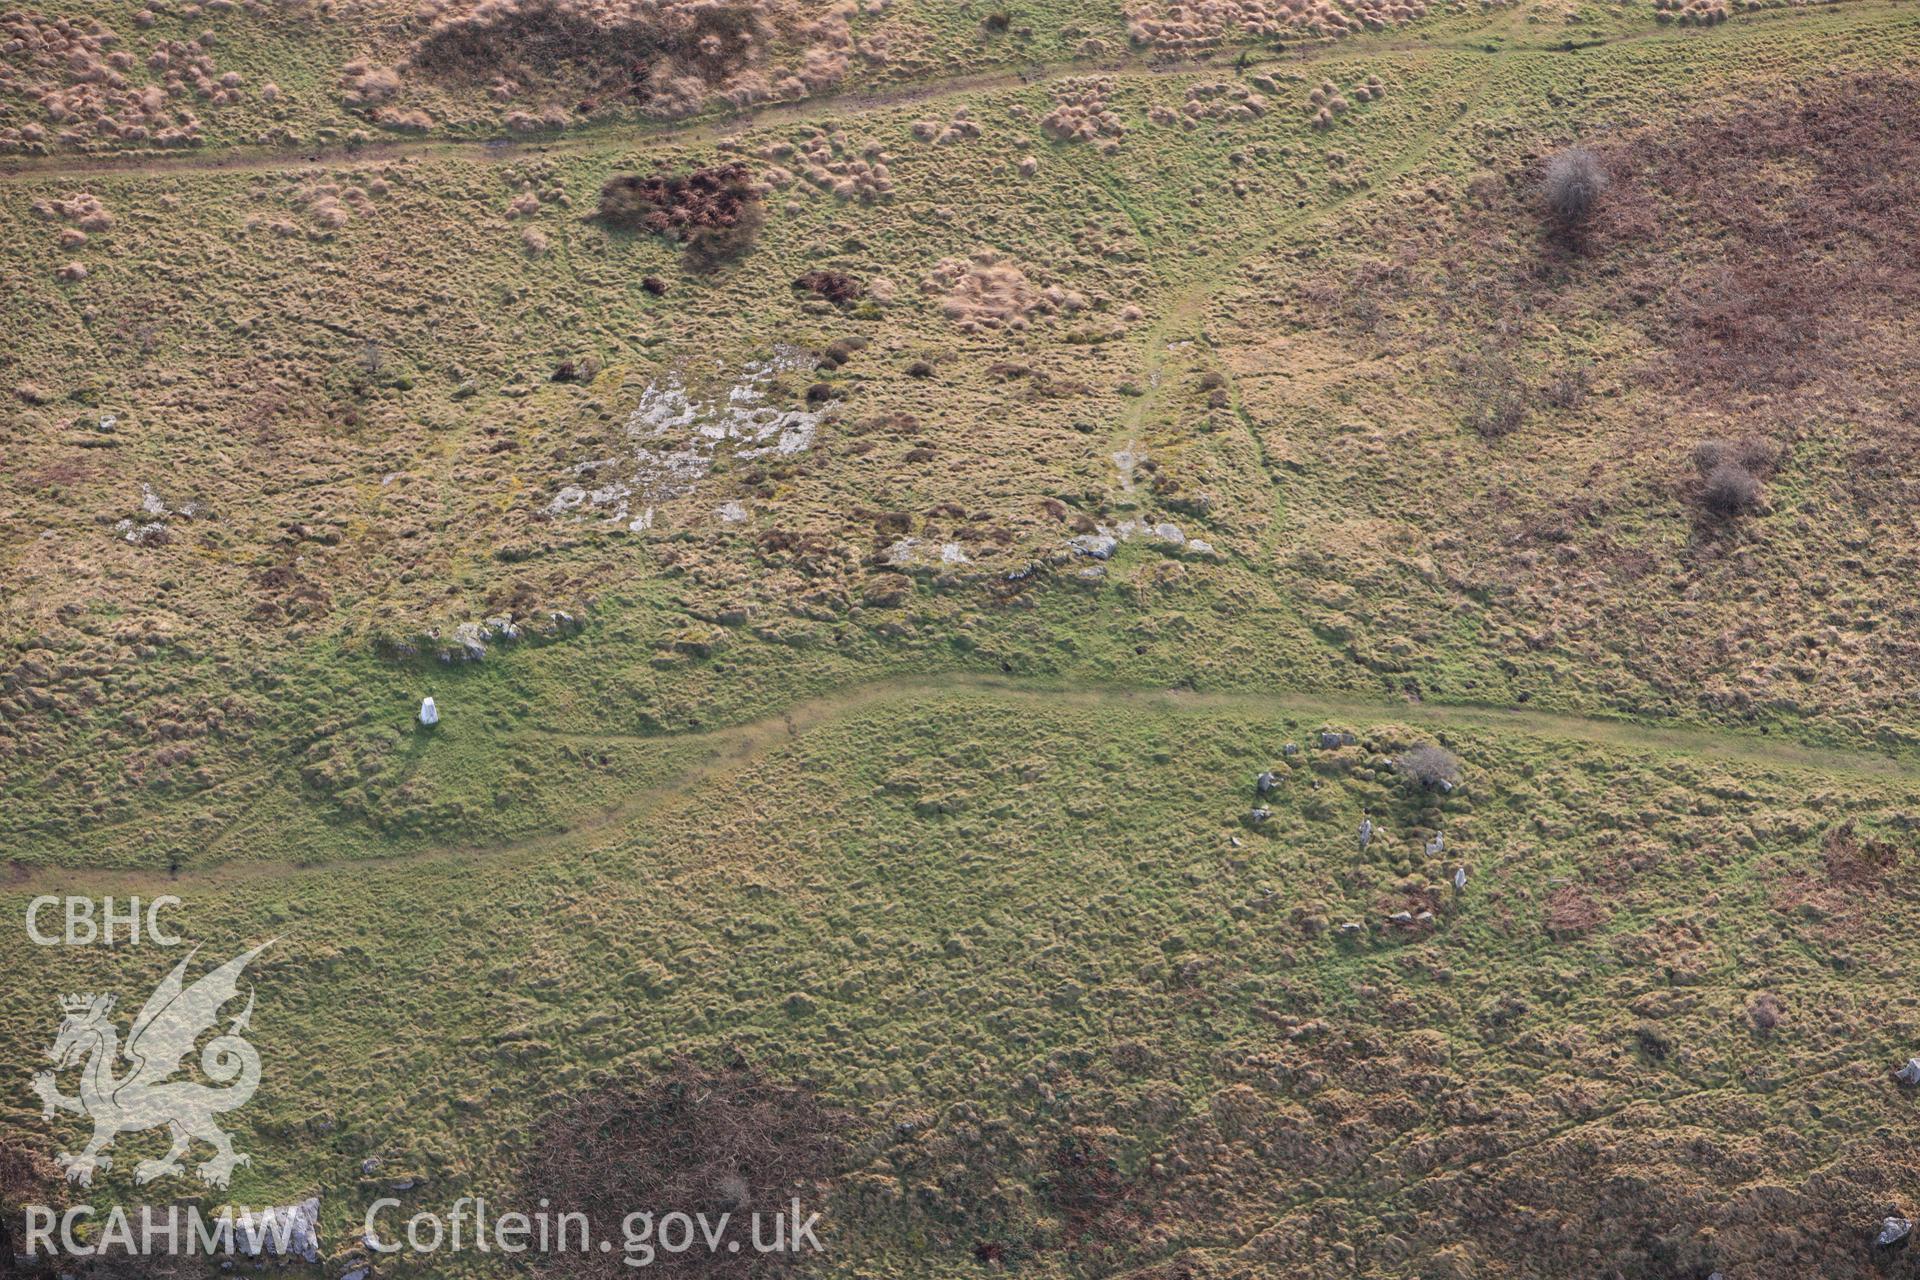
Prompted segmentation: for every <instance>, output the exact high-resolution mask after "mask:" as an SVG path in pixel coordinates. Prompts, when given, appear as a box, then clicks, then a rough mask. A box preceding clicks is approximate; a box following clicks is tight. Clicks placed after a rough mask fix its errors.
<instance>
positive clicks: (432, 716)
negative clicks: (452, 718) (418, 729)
mask: <svg viewBox="0 0 1920 1280" xmlns="http://www.w3.org/2000/svg"><path fill="white" fill-rule="evenodd" d="M420 723H421V724H439V723H440V708H438V707H436V706H434V705H433V699H432V698H422V699H420Z"/></svg>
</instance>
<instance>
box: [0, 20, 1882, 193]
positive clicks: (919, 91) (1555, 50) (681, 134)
mask: <svg viewBox="0 0 1920 1280" xmlns="http://www.w3.org/2000/svg"><path fill="white" fill-rule="evenodd" d="M1842 2H1843V0H1831V4H1830V5H1828V6H1827V7H1824V8H1821V9H1815V10H1807V9H1795V8H1788V9H1762V10H1757V11H1755V12H1753V13H1749V14H1743V15H1741V17H1740V18H1739V19H1738V20H1737V22H1738V24H1739V25H1749V24H1752V23H1754V22H1761V21H1778V20H1782V19H1787V18H1795V19H1800V20H1807V19H1810V18H1812V17H1814V16H1816V15H1818V16H1825V15H1826V14H1827V13H1828V12H1829V10H1830V9H1831V8H1833V7H1836V6H1838V5H1839V4H1840V3H1842ZM1844 3H1845V4H1846V7H1847V9H1848V11H1849V14H1850V15H1852V14H1857V13H1858V12H1860V11H1861V10H1866V11H1868V12H1871V13H1873V14H1875V15H1877V16H1878V15H1884V16H1888V17H1891V16H1895V15H1897V14H1901V10H1902V8H1903V5H1902V3H1901V0H1844ZM1901 16H1904V15H1901ZM1507 17H1508V15H1507V14H1495V15H1494V18H1495V21H1493V22H1489V23H1487V24H1485V25H1484V26H1481V27H1475V28H1469V29H1467V30H1466V31H1465V32H1463V33H1461V34H1459V35H1457V36H1452V37H1449V38H1446V39H1437V38H1435V37H1433V36H1430V35H1422V36H1406V35H1394V36H1391V37H1387V36H1380V37H1378V38H1368V37H1355V36H1349V37H1346V38H1344V39H1340V40H1333V41H1327V42H1324V43H1320V44H1314V45H1309V46H1306V47H1303V48H1299V49H1295V50H1293V51H1291V52H1279V53H1275V52H1272V51H1270V50H1265V49H1262V48H1261V47H1260V46H1256V45H1235V46H1224V47H1222V48H1220V49H1218V50H1214V51H1212V52H1211V53H1210V54H1209V55H1208V56H1205V57H1198V58H1179V57H1170V56H1168V55H1167V54H1165V53H1164V52H1163V51H1156V50H1153V49H1129V50H1128V51H1127V52H1126V53H1125V54H1123V55H1121V56H1119V57H1111V56H1110V57H1103V58H1070V59H1066V60H1063V61H1058V62H1041V63H1034V64H1031V65H1029V66H1025V67H1022V68H1020V69H1018V70H1014V71H983V72H967V73H964V74H960V75H955V76H949V77H941V78H937V79H933V80H923V81H920V82H918V83H910V84H905V85H894V86H889V87H886V88H878V89H852V90H847V91H844V92H838V93H824V94H815V95H813V96H810V97H807V98H802V99H800V100H798V101H795V102H782V103H776V104H773V105H770V106H767V107H762V108H757V109H748V110H744V111H736V112H729V113H727V114H725V115H720V116H712V115H709V116H700V117H695V118H693V119H691V120H680V121H674V122H671V123H663V124H658V125H647V124H641V125H635V124H633V123H632V122H630V121H619V122H611V123H608V124H604V125H585V126H581V127H577V128H570V129H568V130H566V131H565V132H564V133H559V134H555V135H553V136H552V137H551V138H549V139H546V140H541V139H538V138H537V137H536V138H532V139H530V138H529V137H528V136H527V135H524V134H502V135H494V136H486V137H471V138H448V137H440V138H427V139H419V140H414V141H399V140H396V141H391V142H372V143H367V144H364V145H361V146H358V147H350V146H331V147H311V146H300V147H244V146H236V147H225V148H203V149H200V150H197V151H191V152H185V153H180V152H169V153H160V154H152V153H148V154H133V155H127V154H109V155H102V156H97V157H87V158H78V157H70V156H59V157H47V158H44V159H35V158H26V159H13V160H9V161H7V162H6V163H5V164H3V165H0V182H15V181H18V182H38V181H44V180H48V179H78V178H85V177H89V176H93V175H96V174H103V173H135V174H147V173H193V172H214V171H222V170H232V171H241V172H244V171H248V170H256V169H283V168H285V169H292V168H299V167H302V166H305V165H309V164H311V165H320V166H331V165H339V164H343V163H353V164H362V163H365V164H372V163H378V162H382V161H390V160H397V159H401V158H405V157H423V158H424V157H438V156H447V155H459V154H468V153H470V154H477V155H480V156H482V157H485V158H487V159H491V160H496V161H507V160H514V159H519V158H522V157H524V156H526V155H527V154H529V153H534V154H543V155H544V154H552V153H555V152H560V153H567V152H577V151H591V150H595V149H598V148H600V147H604V146H608V145H638V144H643V143H652V142H659V143H686V142H695V141H700V140H703V139H710V138H723V137H728V136H731V135H733V134H735V133H739V132H742V131H744V130H747V129H752V128H761V127H765V126H769V125H775V124H779V123H781V122H783V121H796V120H798V121H805V120H811V119H816V118H824V117H826V116H829V115H847V116H857V115H860V114H862V113H864V112H867V111H874V110H884V109H889V108H894V107H900V106H905V105H908V104H911V103H917V102H932V101H937V100H939V99H943V98H948V97H955V96H960V95H965V94H971V93H981V92H990V91H993V90H997V89H1008V88H1015V87H1019V86H1023V85H1034V84H1044V83H1046V82H1048V81H1050V80H1055V79H1059V78H1061V77H1063V76H1074V75H1105V76H1115V75H1118V76H1135V77H1144V76H1160V75H1179V74H1183V73H1193V72H1200V71H1206V70H1212V69H1219V70H1222V71H1225V70H1227V69H1229V68H1230V67H1237V68H1238V69H1254V68H1260V67H1276V66H1281V67H1284V66H1301V65H1323V64H1324V65H1336V64H1339V63H1342V62H1348V61H1357V60H1363V59H1367V58H1374V57H1378V56H1380V55H1381V54H1383V53H1403V52H1409V51H1423V50H1434V51H1446V50H1463V49H1467V50H1479V51H1482V52H1485V53H1487V54H1489V55H1490V56H1494V57H1509V56H1513V55H1518V54H1530V55H1540V54H1548V55H1555V56H1560V55H1565V54H1569V53H1579V52H1583V51H1586V50H1589V49H1603V48H1608V47H1612V46H1615V45H1622V44H1636V43H1641V42H1646V41H1656V40H1658V41H1665V40H1679V39H1701V38H1703V37H1705V36H1706V34H1707V33H1705V32H1703V31H1700V30H1697V29H1694V28H1682V27H1665V26H1661V27H1648V28H1645V29H1642V30H1636V31H1628V32H1625V33H1621V34H1615V35H1606V36H1596V37H1593V38H1591V39H1586V40H1576V39H1575V37H1573V36H1571V35H1563V36H1561V37H1560V38H1559V39H1557V40H1546V41H1542V42H1541V43H1538V44H1533V43H1511V44H1502V45H1500V46H1497V47H1496V46H1493V45H1490V44H1489V43H1488V40H1487V33H1488V32H1489V31H1491V30H1496V29H1498V30H1500V31H1501V34H1502V38H1503V39H1504V38H1505V35H1506V32H1505V28H1506V27H1508V26H1510V25H1511V23H1509V22H1505V21H1501V19H1504V18H1507ZM1242 58H1244V59H1245V61H1244V62H1240V61H1239V60H1240V59H1242Z"/></svg>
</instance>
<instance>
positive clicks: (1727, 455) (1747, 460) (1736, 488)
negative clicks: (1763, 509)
mask: <svg viewBox="0 0 1920 1280" xmlns="http://www.w3.org/2000/svg"><path fill="white" fill-rule="evenodd" d="M1774 462H1775V453H1774V449H1773V446H1772V445H1771V444H1769V443H1768V442H1767V441H1765V440H1762V439H1759V438H1758V437H1756V436H1745V437H1742V438H1741V439H1739V440H1702V441H1701V442H1700V443H1699V444H1697V445H1695V446H1694V450H1693V465H1694V469H1695V470H1697V471H1698V472H1699V473H1700V478H1701V485H1700V500H1701V502H1702V504H1703V505H1705V507H1706V508H1707V510H1709V511H1711V512H1712V513H1713V514H1715V515H1717V516H1722V517H1731V516H1738V515H1744V514H1745V513H1747V512H1749V511H1752V510H1753V509H1754V508H1756V507H1758V506H1759V505H1760V479H1761V477H1762V476H1764V475H1765V474H1767V473H1768V472H1770V471H1771V470H1772V469H1773V465H1774Z"/></svg>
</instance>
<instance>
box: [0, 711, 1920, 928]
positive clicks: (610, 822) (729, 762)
mask: <svg viewBox="0 0 1920 1280" xmlns="http://www.w3.org/2000/svg"><path fill="white" fill-rule="evenodd" d="M953 694H961V695H965V696H968V697H974V698H978V699H980V700H982V701H983V702H988V703H997V704H999V705H1003V706H1004V705H1006V704H1008V703H1011V702H1030V703H1038V704H1046V705H1052V706H1062V707H1080V708H1088V707H1098V708H1107V709H1123V708H1124V709H1128V710H1144V711H1148V712H1154V713H1163V714H1164V713H1174V714H1183V715H1195V716H1205V715H1210V714H1215V713H1222V712H1233V713H1248V712H1252V713H1266V714H1278V713H1282V712H1285V713H1289V714H1292V715H1304V716H1310V717H1319V718H1321V719H1323V720H1325V721H1326V722H1327V723H1328V724H1329V725H1330V726H1336V727H1346V728H1351V727H1353V726H1354V725H1357V724H1363V723H1364V724H1378V723H1381V722H1391V723H1397V724H1403V725H1406V726H1408V727H1410V728H1413V727H1418V728H1429V729H1433V730H1436V731H1437V730H1444V729H1450V728H1451V729H1472V730H1495V731H1504V732H1507V733H1514V734H1521V735H1525V736H1527V737H1531V738H1539V739H1544V740H1552V741H1557V742H1561V743H1583V744H1590V745H1598V746H1606V747H1612V748H1616V749H1624V750H1628V751H1637V752H1640V753H1643V754H1645V755H1650V756H1671V757H1696V758H1702V759H1707V760H1721V761H1726V762H1729V763H1739V764H1745V765H1757V766H1762V767H1767V768H1776V769H1798V770H1805V771H1811V772H1816V773H1824V774H1832V775H1840V776H1847V775H1852V776H1859V777H1869V778H1882V779H1895V780H1901V779H1905V780H1915V781H1920V761H1915V760H1911V759H1906V758H1902V757H1899V756H1895V755H1891V754H1884V753H1879V752H1872V751H1865V750H1849V749H1847V748H1841V747H1817V746H1811V745H1808V744H1805V743H1800V742H1794V741H1790V740H1780V739H1774V738H1761V737H1758V736H1755V735H1751V734H1743V733H1739V732H1736V731H1731V730H1714V729H1705V728H1677V727H1664V726H1654V725H1647V724H1644V723H1640V722H1636V721H1632V720H1628V719H1625V718H1612V717H1604V716H1582V715H1574V714H1569V713H1565V712H1554V711H1534V710H1529V709H1524V708H1518V707H1504V706H1496V705H1474V704H1465V703H1416V702H1404V701H1398V700H1394V699H1386V698H1381V699H1369V698H1355V697H1342V696H1330V695H1325V694H1318V693H1313V692H1309V691H1304V690H1282V691H1276V692H1273V693H1256V692H1249V691H1241V692H1236V691H1214V692H1204V693H1203V692H1194V691H1191V690H1183V689H1165V688H1149V687H1138V686H1126V685H1102V684H1066V683H1059V682H1054V681H1044V680H1019V679H1009V678H1007V677H1002V676H975V675H966V674H960V673H956V674H954V675H952V676H949V677H945V678H942V679H938V680H934V679H927V678H921V677H914V678H896V679H885V680H877V681H873V682H871V683H867V684H862V685H857V686H854V687H852V688H850V689H848V690H845V691H843V692H839V693H835V694H830V695H826V696H823V697H819V698H812V699H808V700H806V701H804V702H800V703H796V704H795V705H794V706H793V707H791V708H789V709H788V710H786V711H784V712H780V713H777V714H775V715H772V716H768V717H766V718H764V719H760V720H755V721H751V722H748V723H745V724H740V725H733V726H729V727H726V728H721V729H712V730H707V731H705V732H701V733H695V734H671V735H647V734H624V733H606V734H594V735H584V734H577V733H555V734H548V735H546V736H550V737H560V738H585V737H592V738H596V739H599V740H604V741H632V742H665V741H673V742H678V743H682V744H700V745H701V746H703V747H704V748H706V749H705V750H704V752H703V753H701V756H700V759H699V760H698V761H697V762H696V763H694V764H693V765H691V766H690V767H688V768H686V769H684V770H683V771H681V772H680V773H678V774H677V775H675V776H673V777H671V778H669V779H666V780H664V781H662V782H660V783H657V784H654V785H651V786H646V787H643V788H642V789H640V790H639V791H637V792H635V793H634V794H632V795H631V796H629V797H628V798H626V799H625V800H623V801H621V802H620V803H619V804H617V805H614V806H612V807H611V808H607V809H602V810H599V811H597V812H595V813H591V814H589V815H587V816H586V817H584V818H583V819H582V820H581V821H579V822H577V823H575V824H574V825H572V826H570V827H568V828H566V829H565V830H563V831H558V832H545V833H541V834H537V835H533V836H527V837H522V838H517V839H511V840H503V841H498V842H480V843H462V844H458V845H449V846H445V847H442V848H435V849H425V850H413V851H408V852H404V853H396V854H387V855H377V856H373V857H368V858H353V859H341V860H338V861H336V862H334V863H333V864H332V865H336V866H340V865H344V866H354V867H363V866H379V865H389V864H397V863H413V862H421V861H437V860H458V859H486V860H489V861H499V860H518V859H524V858H530V857H535V856H538V855H543V854H547V853H551V852H555V851H557V850H559V849H561V848H564V847H566V846H569V845H575V844H592V843H593V842H594V840H595V837H598V836H602V835H605V834H607V833H609V832H612V833H615V835H616V837H617V834H618V833H619V832H620V831H621V830H622V829H623V828H625V827H627V826H629V825H630V824H632V823H633V822H635V821H637V820H638V819H640V818H642V817H645V816H648V815H650V814H654V813H658V812H660V811H662V810H664V809H666V808H669V807H671V806H672V805H674V804H675V803H677V802H678V801H680V800H681V799H683V798H685V797H687V796H688V795H689V794H691V793H692V792H694V791H696V790H697V789H699V788H700V787H701V786H702V785H703V784H705V783H707V782H710V781H713V780H715V779H717V778H720V777H722V776H726V775H735V774H739V773H743V772H745V771H746V770H747V769H748V767H749V766H750V765H752V764H753V763H755V762H756V761H758V760H760V759H762V758H763V757H764V756H765V755H766V754H767V753H768V752H769V751H770V750H772V749H773V748H774V747H775V746H777V745H778V744H779V743H781V742H783V741H786V740H789V739H792V738H796V737H799V736H801V735H803V734H805V733H808V732H810V731H812V730H815V729H817V728H820V727H822V726H824V725H828V724H831V723H833V722H835V721H838V720H841V719H843V718H845V717H846V716H848V715H852V714H855V713H857V712H860V711H863V710H866V709H868V708H871V707H874V706H876V705H878V704H882V703H886V702H894V701H901V702H909V703H911V702H914V701H916V700H918V699H920V698H922V697H927V696H933V695H953ZM532 732H540V731H538V730H534V731H532ZM1308 745H1311V744H1308ZM233 825H234V826H238V825H240V824H238V823H236V824H233ZM230 829H231V828H230ZM220 843H221V842H220V841H219V840H216V841H215V843H214V844H213V845H212V846H210V848H209V852H212V851H214V850H217V849H218V848H219V847H220ZM326 865H328V864H327V863H325V862H321V863H314V862H300V863H292V862H275V861H273V860H271V859H266V860H248V861H244V862H242V861H232V862H223V863H214V864H211V865H207V866H203V867H199V868H191V869H183V870H182V871H181V873H180V874H179V875H178V876H176V877H167V876H163V875H158V874H153V873H144V872H137V871H129V870H125V869H114V868H56V867H42V868H35V869H28V870H24V871H22V872H21V873H19V874H17V875H16V877H15V879H14V880H13V881H12V882H11V883H10V885H9V888H11V889H14V890H18V891H21V892H27V891H32V890H35V889H37V888H39V887H40V886H44V885H56V886H59V887H63V888H75V887H81V886H86V887H91V888H96V889H114V888H119V889H128V888H143V887H145V888H153V887H159V886H163V885H173V886H181V885H192V884H195V883H198V882H218V883H221V884H233V883H245V882H248V881H251V880H254V879H256V878H266V879H274V878H277V877H280V876H283V875H285V874H287V873H289V872H291V871H295V870H312V869H316V868H319V867H324V866H326Z"/></svg>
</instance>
